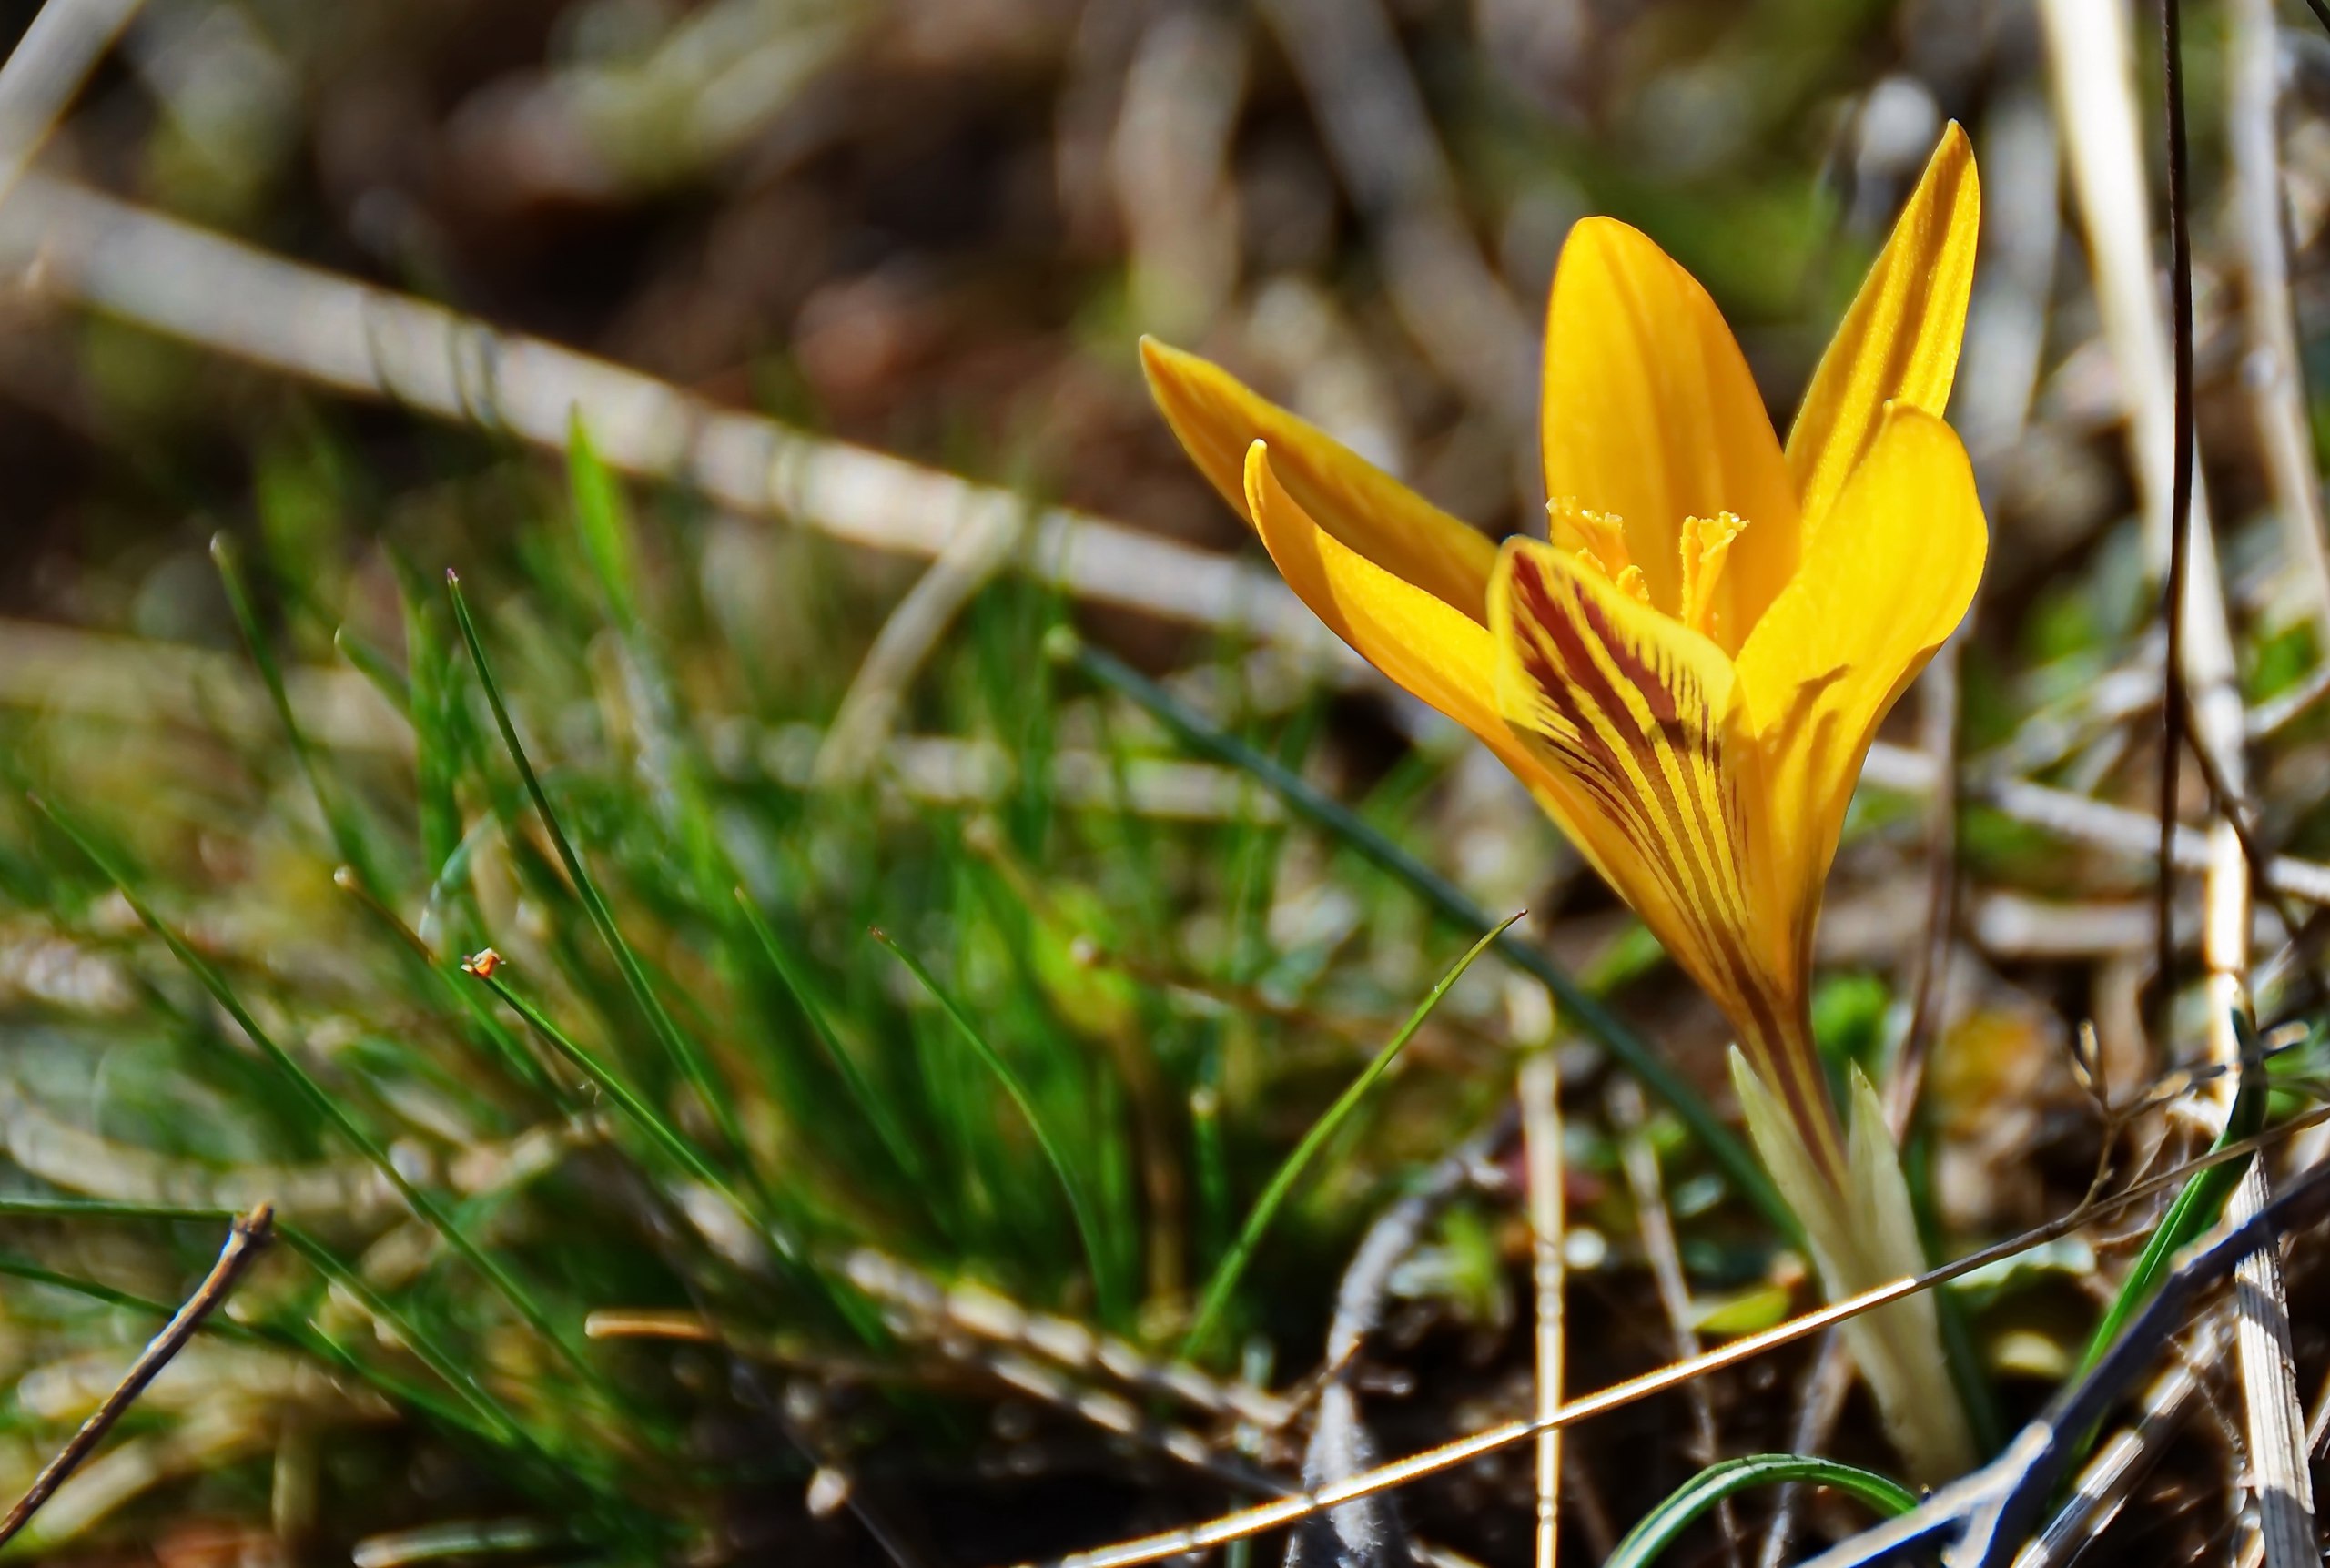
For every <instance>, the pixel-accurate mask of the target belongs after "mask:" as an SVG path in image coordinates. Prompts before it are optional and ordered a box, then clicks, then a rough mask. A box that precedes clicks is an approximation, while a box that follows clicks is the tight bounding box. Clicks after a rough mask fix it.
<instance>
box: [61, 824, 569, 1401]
mask: <svg viewBox="0 0 2330 1568" xmlns="http://www.w3.org/2000/svg"><path fill="white" fill-rule="evenodd" d="M33 804H34V805H35V807H37V808H38V809H39V810H40V811H41V813H42V814H45V815H46V817H47V818H48V820H49V821H50V822H51V823H53V824H55V825H56V829H57V831H58V832H60V833H62V834H64V835H65V836H66V838H68V839H70V840H72V842H73V843H74V845H76V847H78V848H79V849H80V851H81V853H82V854H83V855H86V856H88V858H89V860H90V861H91V862H92V863H93V864H95V865H96V867H97V869H98V870H99V871H102V872H103V873H104V874H105V875H106V878H107V879H108V880H109V881H111V882H112V883H113V885H114V886H115V887H116V889H117V890H118V891H119V892H120V894H121V895H122V897H123V899H124V900H125V901H127V904H128V905H129V907H130V908H131V909H132V910H134V911H135V912H136V913H137V917H138V919H140V920H142V921H143V922H145V924H146V926H147V929H148V930H150V931H152V932H153V933H154V935H155V936H158V937H160V938H161V939H162V942H163V945H164V946H167V947H168V948H169V950H170V952H171V953H172V954H173V955H174V956H176V957H177V960H178V962H179V963H181V964H183V965H184V966H186V967H187V970H188V971H189V972H190V973H192V974H193V976H194V977H195V978H196V979H197V980H198V981H200V982H201V984H202V988H203V989H204V990H206V991H208V992H209V993H210V997H211V1000H213V1001H215V1002H217V1003H218V1006H219V1007H220V1008H222V1009H223V1010H224V1011H225V1012H226V1014H227V1016H228V1017H230V1018H232V1019H234V1020H235V1023H236V1026H237V1027H239V1028H240V1029H241V1030H242V1031H243V1033H244V1035H245V1036H247V1037H248V1038H249V1040H250V1042H251V1044H253V1045H254V1046H257V1047H258V1048H259V1052H260V1054H261V1055H263V1056H265V1057H267V1058H268V1061H269V1062H271V1063H273V1064H274V1066H275V1067H276V1069H277V1070H278V1071H279V1072H280V1073H281V1074H282V1075H283V1076H284V1077H285V1079H286V1080H287V1081H288V1082H289V1083H290V1084H291V1086H292V1087H294V1088H295V1089H297V1090H298V1092H299V1096H300V1098H302V1099H304V1100H305V1101H306V1102H307V1103H308V1105H309V1107H310V1108H312V1109H313V1110H314V1111H315V1112H316V1114H317V1115H318V1116H319V1117H320V1118H323V1120H324V1121H325V1122H327V1123H328V1124H329V1125H330V1126H331V1127H332V1128H334V1129H335V1130H337V1131H338V1132H339V1135H340V1136H341V1137H342V1138H346V1139H347V1140H348V1142H349V1145H350V1146H351V1147H352V1148H355V1149H356V1151H357V1152H358V1153H360V1154H361V1155H362V1156H363V1157H364V1158H365V1159H367V1160H368V1161H370V1163H371V1165H372V1167H373V1168H375V1169H376V1170H378V1171H379V1172H380V1174H381V1176H382V1177H384V1178H385V1179H387V1180H388V1182H389V1185H390V1187H392V1188H394V1189H396V1192H397V1195H398V1196H399V1197H400V1198H402V1199H404V1200H405V1202H406V1204H407V1205H408V1206H410V1208H411V1209H412V1211H413V1212H414V1213H415V1214H417V1215H419V1216H420V1219H421V1220H422V1221H423V1222H424V1223H425V1224H427V1225H428V1226H429V1227H430V1228H431V1229H433V1230H435V1231H436V1232H437V1233H438V1235H439V1236H441V1237H442V1238H443V1239H444V1240H445V1242H446V1244H447V1245H448V1246H450V1247H451V1248H452V1249H453V1250H454V1251H456V1252H458V1253H460V1254H461V1256H462V1257H463V1258H464V1259H468V1261H469V1262H470V1263H471V1265H472V1266H473V1267H474V1268H476V1269H477V1270H478V1271H479V1272H480V1273H481V1274H482V1275H484V1276H485V1278H486V1280H487V1281H488V1282H489V1283H491V1285H492V1286H493V1288H494V1290H496V1291H497V1292H498V1293H499V1294H500V1295H501V1298H502V1300H505V1301H507V1302H508V1303H509V1304H510V1307H511V1310H512V1311H514V1312H516V1313H517V1314H518V1316H519V1317H520V1318H522V1320H524V1321H525V1322H526V1324H527V1326H528V1327H530V1328H532V1330H534V1331H535V1332H536V1333H538V1334H540V1335H541V1336H542V1339H543V1340H545V1341H547V1342H548V1343H549V1344H550V1345H551V1346H552V1349H554V1350H556V1351H558V1353H559V1354H560V1355H561V1356H562V1357H564V1358H565V1359H566V1361H567V1362H568V1363H569V1364H570V1365H572V1367H573V1368H574V1370H575V1371H577V1372H579V1373H580V1374H581V1375H582V1378H583V1380H584V1381H586V1382H588V1383H590V1384H591V1385H592V1386H593V1387H594V1388H597V1389H599V1390H601V1391H605V1392H611V1391H612V1390H611V1387H610V1385H609V1384H608V1383H607V1381H606V1379H605V1376H604V1374H603V1373H602V1372H601V1371H599V1370H598V1369H597V1368H596V1367H594V1366H593V1365H592V1364H591V1362H590V1361H589V1359H588V1358H587V1357H586V1356H585V1355H584V1354H583V1352H582V1347H581V1346H580V1345H579V1344H577V1343H575V1342H574V1341H573V1340H570V1339H569V1338H568V1337H567V1336H566V1335H565V1334H564V1333H563V1332H562V1331H561V1330H560V1329H559V1327H558V1325H557V1324H555V1323H554V1322H553V1321H552V1320H551V1317H550V1314H549V1313H548V1312H547V1311H545V1310H543V1309H542V1304H541V1303H540V1302H538V1301H536V1300H534V1298H533V1294H532V1291H530V1290H527V1289H526V1288H525V1287H524V1286H523V1285H522V1284H521V1283H520V1282H519V1281H518V1280H516V1279H515V1278H514V1277H513V1276H512V1274H511V1273H510V1272H509V1271H508V1270H505V1269H504V1268H503V1267H502V1266H501V1263H500V1261H499V1260H497V1259H495V1258H494V1257H493V1256H492V1255H491V1253H489V1252H487V1251H486V1250H485V1249H483V1248H481V1247H480V1246H479V1245H478V1244H477V1242H476V1240H475V1239H472V1238H471V1236H470V1234H469V1232H468V1230H467V1229H464V1228H463V1227H462V1226H461V1224H460V1223H459V1222H458V1221H457V1220H455V1219H454V1218H453V1217H452V1215H451V1214H450V1213H448V1212H447V1211H446V1209H445V1208H444V1206H443V1205H441V1204H440V1203H439V1202H438V1201H437V1199H435V1198H433V1197H431V1195H430V1194H429V1193H428V1192H426V1191H425V1190H423V1189H420V1188H419V1187H417V1186H415V1185H414V1184H413V1183H412V1181H411V1180H410V1179H408V1178H407V1177H406V1176H405V1174H404V1172H403V1171H402V1170H401V1169H400V1168H398V1166H397V1163H396V1161H395V1160H394V1159H392V1158H390V1156H389V1151H388V1150H387V1149H386V1148H383V1147H381V1145H380V1143H379V1142H378V1141H377V1140H376V1139H375V1138H373V1137H372V1135H371V1134H370V1133H369V1132H366V1131H365V1130H364V1128H362V1127H361V1126H360V1125H358V1123H357V1120H356V1118H354V1117H353V1116H351V1115H350V1114H349V1111H348V1108H346V1107H345V1106H343V1105H341V1104H340V1103H339V1100H338V1099H337V1098H334V1097H333V1096H332V1095H331V1094H330V1093H329V1092H328V1091H327V1090H326V1089H325V1088H324V1087H323V1086H322V1085H321V1084H319V1083H318V1082H317V1081H316V1080H315V1077H313V1076H312V1075H311V1074H310V1073H309V1071H308V1069H307V1068H306V1067H303V1066H301V1065H300V1062H299V1058H298V1057H294V1056H293V1055H292V1054H291V1053H290V1052H289V1051H287V1050H285V1049H284V1048H283V1047H282V1046H281V1045H279V1044H278V1043H277V1041H276V1039H275V1037H274V1036H272V1035H270V1034H268V1032H267V1030H266V1029H264V1028H262V1027H260V1026H259V1022H258V1019H257V1018H255V1017H252V1016H251V1013H250V1009H249V1008H248V1007H244V1006H243V1003H242V998H241V997H239V996H237V995H236V994H235V990H234V987H233V986H229V985H228V984H227V977H226V976H224V975H223V974H221V973H219V971H218V968H217V967H216V966H213V965H212V964H211V963H210V961H209V960H208V959H207V958H205V957H203V956H202V955H201V954H199V953H198V952H196V951H195V950H194V948H193V947H192V946H189V945H188V944H187V940H186V938H185V937H183V936H180V935H179V934H178V933H177V930H176V929H175V928H174V927H173V926H170V925H169V924H168V923H167V922H166V921H165V920H163V919H162V917H161V916H159V915H157V914H156V913H155V911H154V908H153V906H152V905H149V904H147V902H146V900H145V898H144V897H143V896H142V895H140V894H139V893H138V892H137V889H136V888H135V887H133V886H132V885H130V882H129V878H128V876H127V874H125V873H124V872H123V871H122V870H121V869H120V868H119V867H118V866H117V865H115V864H114V863H113V861H112V859H111V858H110V857H109V856H108V855H106V853H105V851H103V850H101V849H99V848H98V847H97V845H96V841H95V840H94V839H92V838H91V837H90V836H89V835H87V834H86V832H84V831H83V830H82V828H81V827H80V825H79V824H76V822H74V821H73V820H72V819H71V818H70V817H68V816H66V814H64V813H62V812H60V811H59V810H58V809H57V808H56V806H55V805H54V804H51V803H50V802H48V801H46V800H45V799H43V798H41V797H39V796H37V795H35V796H34V797H33Z"/></svg>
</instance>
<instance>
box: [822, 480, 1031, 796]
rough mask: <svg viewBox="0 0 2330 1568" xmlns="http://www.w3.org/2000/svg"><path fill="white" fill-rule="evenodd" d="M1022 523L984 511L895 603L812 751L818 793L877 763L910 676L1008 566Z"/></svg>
mask: <svg viewBox="0 0 2330 1568" xmlns="http://www.w3.org/2000/svg"><path fill="white" fill-rule="evenodd" d="M1020 521H1021V519H1020V518H1019V517H1018V516H1016V515H1013V514H1010V513H1005V512H998V511H986V512H982V513H981V514H980V515H979V517H978V521H976V522H975V523H974V524H973V525H972V526H970V527H967V528H965V529H962V530H960V531H957V533H956V535H955V537H954V538H952V539H950V540H948V541H947V546H946V548H945V549H943V550H941V551H939V552H938V555H937V559H935V560H934V561H931V563H930V566H929V569H928V570H927V571H926V572H923V574H922V575H921V577H919V578H917V580H916V582H915V585H914V586H913V587H912V588H910V589H908V590H907V595H906V597H905V598H903V599H901V600H899V601H898V602H897V608H895V609H894V610H892V611H891V612H890V617H889V619H888V620H886V621H885V622H883V623H882V630H881V631H880V632H878V633H876V636H875V638H874V644H873V646H872V647H870V648H868V649H867V650H866V658H865V660H864V662H863V663H860V664H859V665H858V666H857V674H856V678H855V679H853V680H852V681H851V682H850V683H849V690H848V691H847V692H846V693H844V694H843V696H842V700H841V706H840V707H839V708H838V709H836V711H835V713H834V722H833V724H832V726H831V727H830V728H828V729H827V730H826V737H825V740H824V743H823V744H820V745H819V746H818V748H817V759H816V764H815V765H814V766H812V768H811V769H810V781H811V782H812V783H813V784H816V786H817V787H818V788H820V789H834V788H838V787H844V786H846V785H849V784H856V783H857V782H858V781H859V780H860V779H863V778H864V777H866V774H868V773H870V772H871V771H872V770H873V768H874V766H875V764H876V763H877V762H879V761H880V759H881V756H882V750H883V747H884V745H885V744H886V742H887V741H888V740H889V738H890V729H891V726H892V725H893V724H894V723H897V715H898V708H899V706H900V704H901V703H904V702H905V701H906V694H907V689H908V688H909V687H911V686H912V685H913V684H914V678H915V674H916V673H917V672H918V671H919V670H920V669H921V668H922V666H923V663H924V662H925V661H926V660H927V659H928V658H929V657H930V655H931V653H932V652H933V651H934V650H935V649H937V646H938V644H939V643H940V642H943V641H944V640H945V639H946V636H947V629H948V628H949V627H951V626H953V625H954V624H955V618H956V617H957V615H960V614H961V613H962V612H963V608H964V606H966V605H967V604H968V603H970V602H971V601H972V600H973V599H975V598H977V597H978V592H979V590H980V589H982V588H984V587H986V586H987V584H988V582H989V581H990V580H991V579H992V578H993V577H994V576H995V574H996V573H997V572H1000V571H1001V570H1003V567H1004V565H1005V563H1006V562H1007V561H1009V559H1010V556H1011V550H1012V547H1013V546H1014V545H1016V544H1017V543H1018V541H1019V536H1020V532H1021V529H1020V526H1019V524H1020Z"/></svg>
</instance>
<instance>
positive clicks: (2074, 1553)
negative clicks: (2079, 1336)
mask: <svg viewBox="0 0 2330 1568" xmlns="http://www.w3.org/2000/svg"><path fill="white" fill-rule="evenodd" d="M2225 1329H2226V1313H2225V1310H2224V1307H2223V1305H2222V1304H2220V1305H2218V1306H2214V1307H2212V1308H2210V1309H2209V1310H2208V1312H2207V1313H2206V1314H2205V1315H2204V1316H2203V1318H2202V1320H2201V1322H2200V1326H2199V1327H2198V1328H2197V1329H2195V1330H2194V1331H2193V1337H2192V1340H2191V1341H2190V1342H2189V1343H2187V1344H2183V1345H2179V1346H2176V1347H2175V1348H2174V1351H2173V1358H2172V1359H2171V1361H2169V1363H2168V1365H2167V1366H2165V1367H2163V1368H2162V1369H2161V1371H2160V1374H2159V1376H2157V1377H2155V1378H2154V1379H2153V1381H2152V1383H2151V1385H2150V1386H2149V1387H2147V1388H2146V1389H2145V1390H2144V1392H2143V1399H2142V1400H2141V1401H2138V1412H2137V1416H2136V1421H2135V1424H2134V1425H2133V1426H2130V1427H2126V1428H2123V1429H2122V1431H2119V1432H2117V1433H2115V1434H2114V1435H2113V1436H2112V1439H2111V1440H2110V1441H2109V1442H2105V1443H2104V1444H2103V1446H2102V1447H2101V1448H2099V1449H2097V1450H2096V1451H2095V1456H2094V1457H2093V1458H2092V1459H2090V1460H2089V1461H2088V1462H2087V1464H2086V1466H2085V1467H2084V1468H2082V1470H2081V1471H2080V1472H2079V1479H2078V1481H2077V1482H2074V1483H2073V1485H2072V1495H2071V1499H2070V1501H2068V1502H2065V1503H2064V1504H2063V1506H2062V1508H2060V1509H2058V1510H2056V1512H2055V1515H2054V1517H2053V1518H2051V1519H2050V1520H2048V1521H2047V1527H2046V1529H2044V1530H2042V1531H2041V1532H2040V1533H2039V1534H2038V1535H2036V1536H2035V1537H2033V1538H2032V1539H2031V1541H2030V1542H2029V1543H2027V1544H2026V1545H2024V1547H2023V1548H2022V1550H2021V1552H2019V1553H2016V1554H2015V1559H2014V1568H2057V1565H2058V1564H2061V1563H2071V1562H2072V1561H2074V1560H2075V1559H2076V1558H2077V1557H2078V1556H2079V1554H2080V1553H2082V1551H2084V1550H2085V1549H2086V1548H2087V1547H2088V1546H2089V1545H2090V1544H2092V1543H2093V1542H2094V1540H2095V1538H2096V1537H2097V1536H2099V1535H2101V1534H2102V1533H2103V1532H2104V1531H2105V1530H2107V1529H2109V1528H2110V1527H2111V1524H2112V1520H2113V1519H2114V1518H2116V1517H2118V1515H2119V1512H2120V1510H2121V1509H2122V1507H2124V1506H2126V1503H2127V1500H2128V1496H2129V1494H2130V1493H2131V1492H2133V1491H2134V1489H2135V1487H2136V1485H2137V1483H2138V1482H2142V1481H2143V1478H2144V1476H2145V1475H2146V1473H2148V1472H2150V1471H2151V1469H2152V1467H2153V1463H2154V1462H2156V1461H2158V1459H2159V1458H2160V1455H2161V1451H2162V1450H2163V1448H2164V1447H2165V1446H2166V1445H2167V1442H2168V1440H2169V1438H2170V1437H2172V1436H2173V1435H2174V1433H2175V1431H2176V1430H2177V1428H2179V1427H2181V1426H2183V1424H2184V1417H2185V1414H2186V1412H2187V1411H2189V1410H2190V1409H2191V1407H2192V1404H2193V1401H2194V1400H2195V1399H2197V1398H2198V1397H2199V1396H2200V1394H2201V1392H2202V1369H2203V1367H2205V1366H2206V1365H2207V1364H2208V1363H2209V1362H2211V1361H2214V1360H2215V1359H2216V1358H2217V1357H2218V1356H2219V1355H2221V1354H2223V1353H2224V1340H2225Z"/></svg>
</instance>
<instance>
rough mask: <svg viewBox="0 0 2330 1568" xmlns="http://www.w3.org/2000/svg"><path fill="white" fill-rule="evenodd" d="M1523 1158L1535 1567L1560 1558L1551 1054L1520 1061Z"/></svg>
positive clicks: (1556, 1170) (1557, 1210) (1557, 1116)
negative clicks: (1533, 1394)
mask: <svg viewBox="0 0 2330 1568" xmlns="http://www.w3.org/2000/svg"><path fill="white" fill-rule="evenodd" d="M1519 1093H1520V1098H1521V1151H1522V1164H1523V1168H1524V1169H1525V1171H1526V1172H1527V1174H1528V1182H1529V1236H1530V1244H1531V1258H1532V1268H1531V1278H1532V1280H1533V1281H1534V1282H1535V1287H1536V1291H1535V1295H1536V1317H1537V1420H1538V1421H1539V1422H1540V1423H1541V1425H1542V1426H1543V1428H1544V1430H1542V1431H1539V1432H1538V1434H1537V1552H1536V1563H1537V1568H1554V1564H1555V1559H1556V1558H1557V1557H1558V1556H1559V1555H1560V1533H1561V1532H1560V1525H1561V1491H1562V1433H1561V1428H1559V1427H1557V1426H1555V1425H1554V1424H1553V1418H1554V1416H1555V1414H1557V1413H1558V1412H1559V1411H1560V1410H1561V1408H1562V1335H1563V1313H1562V1294H1563V1278H1562V1261H1563V1259H1562V1236H1563V1232H1564V1230H1565V1229H1566V1222H1565V1219H1564V1218H1563V1205H1562V1196H1563V1194H1562V1179H1563V1178H1562V1108H1561V1077H1560V1069H1559V1067H1558V1066H1557V1065H1556V1064H1555V1060H1554V1053H1553V1051H1552V1049H1551V1048H1550V1047H1547V1048H1544V1049H1539V1050H1535V1051H1532V1052H1531V1053H1529V1055H1528V1056H1527V1057H1525V1058H1524V1059H1523V1060H1522V1063H1521V1078H1520V1087H1519Z"/></svg>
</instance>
